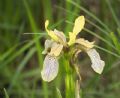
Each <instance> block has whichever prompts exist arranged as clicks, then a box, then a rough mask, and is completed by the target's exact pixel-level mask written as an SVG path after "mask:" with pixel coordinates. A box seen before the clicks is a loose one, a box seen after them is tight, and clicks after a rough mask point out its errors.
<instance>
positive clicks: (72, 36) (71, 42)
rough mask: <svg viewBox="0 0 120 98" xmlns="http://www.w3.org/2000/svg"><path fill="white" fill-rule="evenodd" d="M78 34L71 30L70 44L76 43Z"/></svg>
mask: <svg viewBox="0 0 120 98" xmlns="http://www.w3.org/2000/svg"><path fill="white" fill-rule="evenodd" d="M75 39H76V35H75V34H74V33H72V32H69V41H68V45H69V46H71V45H72V44H74V43H75Z"/></svg>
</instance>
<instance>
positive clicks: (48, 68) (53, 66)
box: [41, 55, 59, 82]
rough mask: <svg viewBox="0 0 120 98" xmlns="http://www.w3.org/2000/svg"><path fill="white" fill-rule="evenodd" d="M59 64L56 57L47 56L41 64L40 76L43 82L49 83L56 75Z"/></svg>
mask: <svg viewBox="0 0 120 98" xmlns="http://www.w3.org/2000/svg"><path fill="white" fill-rule="evenodd" d="M58 69H59V63H58V60H57V58H56V57H54V56H50V55H47V56H46V57H45V60H44V63H43V69H42V71H41V76H42V79H43V80H44V81H47V82H50V81H52V80H53V79H55V77H56V76H57V74H58Z"/></svg>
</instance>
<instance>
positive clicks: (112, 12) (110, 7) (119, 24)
mask: <svg viewBox="0 0 120 98" xmlns="http://www.w3.org/2000/svg"><path fill="white" fill-rule="evenodd" d="M105 1H106V3H107V5H108V7H109V9H110V11H111V14H112V16H113V19H114V21H115V23H116V24H117V26H118V27H119V28H120V22H119V19H118V18H117V16H116V14H115V11H114V9H113V7H112V5H111V2H110V0H105Z"/></svg>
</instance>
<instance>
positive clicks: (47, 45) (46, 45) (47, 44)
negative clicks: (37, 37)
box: [42, 39, 53, 54]
mask: <svg viewBox="0 0 120 98" xmlns="http://www.w3.org/2000/svg"><path fill="white" fill-rule="evenodd" d="M52 44H53V41H52V40H48V39H47V40H46V41H45V49H44V51H43V52H42V54H47V53H48V49H49V48H51V46H52Z"/></svg>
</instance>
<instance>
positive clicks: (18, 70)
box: [9, 47, 36, 90]
mask: <svg viewBox="0 0 120 98" xmlns="http://www.w3.org/2000/svg"><path fill="white" fill-rule="evenodd" d="M35 52H36V48H35V47H33V48H32V49H30V51H29V52H28V53H27V55H26V56H25V57H24V58H23V60H22V62H21V63H20V64H19V65H18V68H17V70H16V72H15V75H14V76H13V78H12V79H11V83H10V87H9V90H11V89H12V87H13V86H14V85H15V83H17V82H16V81H17V78H18V77H19V75H20V73H21V71H22V70H23V68H24V67H25V65H26V64H27V62H28V61H29V60H30V58H31V57H32V56H33V54H34V53H35Z"/></svg>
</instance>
